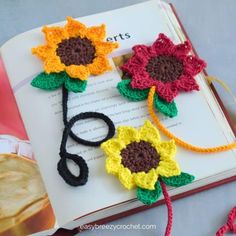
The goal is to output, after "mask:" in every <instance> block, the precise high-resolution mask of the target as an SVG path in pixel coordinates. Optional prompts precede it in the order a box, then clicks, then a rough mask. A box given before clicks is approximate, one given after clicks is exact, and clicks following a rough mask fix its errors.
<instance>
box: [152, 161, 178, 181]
mask: <svg viewBox="0 0 236 236" xmlns="http://www.w3.org/2000/svg"><path fill="white" fill-rule="evenodd" d="M156 172H157V173H158V174H159V175H161V176H164V177H171V176H176V175H180V173H181V171H180V168H179V165H178V163H177V162H176V161H174V160H165V161H160V163H159V166H158V167H157V169H156Z"/></svg>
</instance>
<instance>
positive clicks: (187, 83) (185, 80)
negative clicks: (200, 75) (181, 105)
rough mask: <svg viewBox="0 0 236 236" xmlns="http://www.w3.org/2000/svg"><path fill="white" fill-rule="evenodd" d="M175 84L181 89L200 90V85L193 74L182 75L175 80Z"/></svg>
mask: <svg viewBox="0 0 236 236" xmlns="http://www.w3.org/2000/svg"><path fill="white" fill-rule="evenodd" d="M174 85H175V86H176V88H178V89H179V90H183V91H186V92H188V91H192V90H199V86H198V84H197V82H196V80H195V79H194V78H193V76H191V75H181V76H180V77H179V79H178V80H176V81H175V83H174Z"/></svg>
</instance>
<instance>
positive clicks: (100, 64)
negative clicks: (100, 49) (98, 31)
mask: <svg viewBox="0 0 236 236" xmlns="http://www.w3.org/2000/svg"><path fill="white" fill-rule="evenodd" d="M88 69H89V71H90V73H91V74H93V75H100V74H102V73H104V72H106V71H110V70H111V69H112V67H111V66H110V64H109V60H108V59H107V58H106V57H105V56H98V57H96V58H95V59H94V60H93V63H91V64H89V65H88Z"/></svg>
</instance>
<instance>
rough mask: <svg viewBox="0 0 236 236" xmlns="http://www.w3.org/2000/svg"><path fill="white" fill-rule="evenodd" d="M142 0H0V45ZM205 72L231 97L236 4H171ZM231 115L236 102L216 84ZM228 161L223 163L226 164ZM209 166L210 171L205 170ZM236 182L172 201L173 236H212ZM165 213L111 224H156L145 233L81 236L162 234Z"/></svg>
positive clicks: (218, 0) (205, 0) (192, 0)
mask: <svg viewBox="0 0 236 236" xmlns="http://www.w3.org/2000/svg"><path fill="white" fill-rule="evenodd" d="M139 2H144V0H116V1H113V0H50V1H47V0H41V1H37V0H11V1H8V0H0V22H1V23H0V45H2V44H3V43H4V42H6V41H7V40H8V39H10V38H11V37H13V36H15V35H17V34H19V33H22V32H24V31H27V30H30V29H32V28H35V27H38V26H41V25H45V24H49V23H54V22H57V21H61V20H64V19H65V17H66V16H68V15H70V16H74V17H79V16H85V15H89V14H94V13H98V12H102V11H107V10H111V9H115V8H120V7H124V6H128V5H132V4H134V3H139ZM169 2H171V3H173V4H174V6H175V7H176V9H177V12H178V15H179V17H180V19H181V21H182V22H183V24H184V27H185V28H186V30H187V32H188V34H189V37H190V39H191V40H192V42H193V45H194V46H195V48H196V50H197V51H198V53H199V55H201V58H204V59H205V60H206V61H207V62H208V68H207V70H208V72H209V74H210V75H214V76H216V77H218V78H220V79H222V80H223V81H225V82H226V83H227V84H228V85H229V87H230V88H231V89H232V90H233V92H234V94H236V86H235V82H234V81H235V77H236V76H235V64H236V45H235V37H236V31H235V21H236V14H235V11H236V1H235V0H225V1H223V0H198V1H196V0H181V1H178V0H171V1H169ZM216 87H217V89H218V91H219V93H220V95H221V97H222V98H223V101H224V102H225V104H226V106H227V108H228V109H229V112H230V113H231V115H232V117H233V118H234V119H235V117H236V109H235V108H236V104H235V103H234V102H233V100H232V98H231V97H230V96H229V95H227V94H226V93H225V91H224V90H223V89H222V88H220V86H216ZM226 161H227V160H226ZM209 168H210V167H209ZM235 189H236V182H233V183H229V184H226V185H223V186H220V187H217V188H214V189H211V190H208V191H205V192H201V193H198V194H195V195H192V196H189V197H186V198H183V199H180V200H177V201H174V202H173V207H174V225H173V233H172V235H173V236H189V235H191V236H213V235H215V234H214V233H215V232H216V230H217V229H218V227H219V226H221V225H222V224H223V223H224V222H225V220H226V216H227V213H228V211H229V210H230V209H231V208H232V207H233V206H234V205H236V200H235V199H236V198H235V195H236V190H235ZM166 221H167V213H166V207H165V206H159V207H156V208H153V209H151V210H147V211H144V212H141V213H138V214H135V215H132V216H129V217H126V218H122V219H120V220H117V221H114V222H111V223H110V224H113V225H129V224H145V225H151V224H154V225H156V229H152V230H151V229H150V230H116V231H110V230H94V231H92V232H90V231H87V232H83V233H82V234H81V235H84V236H86V235H103V236H106V235H111V233H112V234H113V235H120V234H122V235H124V236H125V235H129V236H132V235H135V236H139V235H140V236H141V235H150V236H151V235H158V236H159V235H160V236H161V235H164V231H165V225H166Z"/></svg>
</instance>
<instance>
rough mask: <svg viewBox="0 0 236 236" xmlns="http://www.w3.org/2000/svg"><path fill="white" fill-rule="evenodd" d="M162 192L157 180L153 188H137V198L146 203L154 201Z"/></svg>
mask: <svg viewBox="0 0 236 236" xmlns="http://www.w3.org/2000/svg"><path fill="white" fill-rule="evenodd" d="M161 193H162V190H161V185H160V182H159V181H157V182H156V184H155V190H148V189H143V188H139V187H138V188H137V192H136V195H137V198H138V199H139V200H140V201H141V202H142V203H144V204H146V205H151V204H153V203H155V202H156V201H157V200H158V199H159V197H160V195H161Z"/></svg>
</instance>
